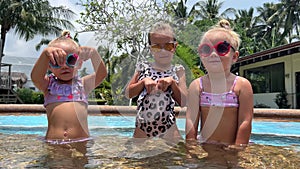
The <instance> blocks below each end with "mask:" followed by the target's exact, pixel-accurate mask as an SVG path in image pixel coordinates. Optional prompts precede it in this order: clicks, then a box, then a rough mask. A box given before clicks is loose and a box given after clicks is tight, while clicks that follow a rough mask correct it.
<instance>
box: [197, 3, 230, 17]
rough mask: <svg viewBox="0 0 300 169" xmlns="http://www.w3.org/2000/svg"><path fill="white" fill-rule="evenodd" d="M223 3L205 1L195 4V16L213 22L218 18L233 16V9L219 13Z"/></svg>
mask: <svg viewBox="0 0 300 169" xmlns="http://www.w3.org/2000/svg"><path fill="white" fill-rule="evenodd" d="M223 3H224V2H219V1H218V0H207V1H199V2H197V3H196V4H195V5H194V7H195V13H196V14H195V15H196V16H197V17H198V18H199V19H202V20H205V19H206V20H214V19H219V18H226V17H228V16H229V14H234V13H235V9H234V8H227V9H226V10H225V11H224V12H222V13H220V9H221V8H222V5H223Z"/></svg>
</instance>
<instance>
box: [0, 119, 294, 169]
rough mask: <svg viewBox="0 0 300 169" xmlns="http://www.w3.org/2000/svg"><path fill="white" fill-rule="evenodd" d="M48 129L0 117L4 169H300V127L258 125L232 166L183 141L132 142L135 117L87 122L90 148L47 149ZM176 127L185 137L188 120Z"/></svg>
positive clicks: (41, 123) (0, 156)
mask: <svg viewBox="0 0 300 169" xmlns="http://www.w3.org/2000/svg"><path fill="white" fill-rule="evenodd" d="M46 125H47V121H46V117H45V115H40V116H0V151H1V154H0V168H76V169H77V168H153V169H157V168H167V169H183V168H208V169H210V168H215V169H218V168H251V169H252V168H268V169H269V168H274V169H277V168H295V169H298V168H300V161H299V157H300V151H299V150H300V139H299V138H300V133H299V127H300V124H299V122H267V121H254V122H253V130H252V132H253V134H252V136H251V141H252V144H250V145H249V146H248V147H247V148H246V149H245V150H244V151H241V152H239V154H238V157H237V158H236V159H235V161H236V163H234V164H233V163H232V162H231V161H230V160H228V159H229V158H227V157H225V156H224V159H225V162H224V159H215V160H208V159H207V153H206V152H205V151H204V150H203V149H202V148H201V147H200V146H192V147H190V148H189V150H187V149H186V145H185V142H184V140H181V141H179V142H176V143H170V142H167V141H165V140H162V139H151V140H136V139H132V133H133V127H134V117H133V116H126V117H125V116H119V117H116V116H89V127H90V132H91V133H90V134H91V136H92V138H93V139H92V140H90V141H88V142H86V143H72V144H65V145H50V144H47V143H45V142H43V140H42V137H43V136H44V135H45V131H46V127H47V126H46ZM178 127H179V129H180V130H181V132H182V134H183V137H184V132H183V131H184V119H180V118H179V119H178ZM226 160H227V161H226ZM221 161H222V162H221Z"/></svg>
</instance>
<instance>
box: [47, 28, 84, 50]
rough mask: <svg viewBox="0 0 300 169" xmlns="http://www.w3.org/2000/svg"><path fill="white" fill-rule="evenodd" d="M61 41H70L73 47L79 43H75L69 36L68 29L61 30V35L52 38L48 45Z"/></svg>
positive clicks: (76, 46)
mask: <svg viewBox="0 0 300 169" xmlns="http://www.w3.org/2000/svg"><path fill="white" fill-rule="evenodd" d="M61 42H65V43H70V44H71V45H74V47H75V48H78V47H79V45H78V44H77V42H75V41H74V40H73V39H72V37H71V33H70V31H69V30H63V31H62V32H61V36H60V37H58V38H56V39H54V40H52V41H51V42H50V43H49V44H48V46H55V45H57V44H58V43H61Z"/></svg>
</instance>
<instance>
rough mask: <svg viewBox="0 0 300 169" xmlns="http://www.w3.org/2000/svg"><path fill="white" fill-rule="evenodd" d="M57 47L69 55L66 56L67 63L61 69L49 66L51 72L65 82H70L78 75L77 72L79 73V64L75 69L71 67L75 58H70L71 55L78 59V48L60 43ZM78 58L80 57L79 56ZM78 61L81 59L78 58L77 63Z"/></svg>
mask: <svg viewBox="0 0 300 169" xmlns="http://www.w3.org/2000/svg"><path fill="white" fill-rule="evenodd" d="M55 47H59V48H61V49H63V50H64V51H65V52H66V53H67V55H66V56H65V60H66V62H65V63H64V64H63V65H61V66H59V67H52V66H49V69H50V70H51V72H52V73H54V74H55V76H56V77H57V78H59V79H61V80H64V81H69V80H71V79H73V78H74V76H75V75H76V74H77V71H78V67H77V64H76V66H75V67H72V66H70V65H73V64H74V63H73V62H74V59H75V58H72V56H69V55H75V57H76V55H77V54H78V49H76V47H75V46H74V45H70V44H68V43H60V44H59V46H58V45H57V46H55ZM77 57H78V55H77ZM67 59H68V61H67ZM78 59H79V58H77V62H78ZM67 62H68V63H67Z"/></svg>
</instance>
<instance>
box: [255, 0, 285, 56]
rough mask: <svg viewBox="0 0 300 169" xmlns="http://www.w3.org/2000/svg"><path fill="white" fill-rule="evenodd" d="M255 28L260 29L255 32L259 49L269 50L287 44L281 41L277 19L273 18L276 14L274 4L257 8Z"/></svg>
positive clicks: (265, 4)
mask: <svg viewBox="0 0 300 169" xmlns="http://www.w3.org/2000/svg"><path fill="white" fill-rule="evenodd" d="M256 9H257V12H258V16H257V27H260V30H257V35H256V37H259V38H261V45H262V46H261V49H260V50H265V49H270V48H273V47H276V46H280V45H284V44H287V43H288V42H287V41H286V40H285V39H281V38H280V37H282V36H283V35H282V33H281V31H280V29H281V28H280V24H279V22H278V18H277V17H276V18H275V17H274V16H273V15H274V13H276V11H277V9H276V4H274V3H264V4H263V6H262V7H257V8H256ZM271 17H273V18H272V19H270V18H271Z"/></svg>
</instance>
